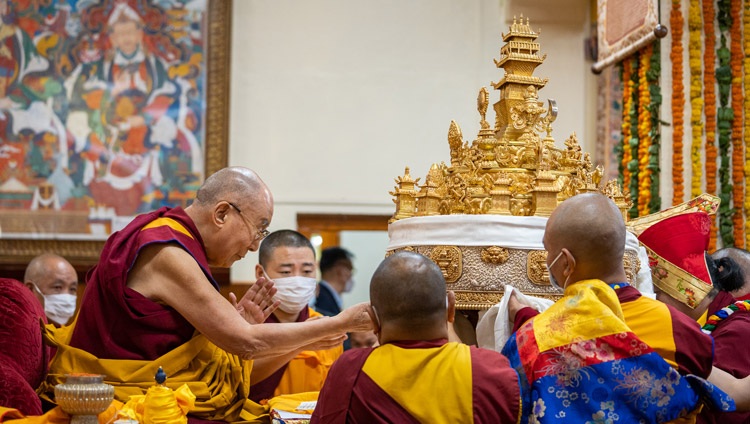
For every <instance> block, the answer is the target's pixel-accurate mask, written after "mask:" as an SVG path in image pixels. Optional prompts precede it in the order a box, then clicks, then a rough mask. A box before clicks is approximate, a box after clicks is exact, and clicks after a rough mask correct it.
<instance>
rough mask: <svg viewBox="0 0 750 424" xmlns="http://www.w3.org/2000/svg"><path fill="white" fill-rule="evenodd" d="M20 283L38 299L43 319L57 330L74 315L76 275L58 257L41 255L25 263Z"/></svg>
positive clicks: (76, 288)
mask: <svg viewBox="0 0 750 424" xmlns="http://www.w3.org/2000/svg"><path fill="white" fill-rule="evenodd" d="M23 282H24V284H25V285H26V287H28V288H29V290H31V291H32V292H33V293H34V294H35V295H36V297H37V299H39V303H41V304H42V306H43V307H44V314H45V315H47V319H48V320H49V321H50V322H52V323H54V324H55V325H56V326H58V327H60V326H62V325H65V324H67V323H68V321H70V318H71V317H72V316H73V314H75V312H76V300H77V297H76V293H77V292H78V274H76V270H75V269H74V268H73V265H71V264H70V262H68V261H67V260H65V258H63V257H62V256H58V255H55V254H53V253H43V254H41V255H39V256H37V257H35V258H34V259H32V260H31V262H29V265H27V266H26V272H25V273H24V275H23Z"/></svg>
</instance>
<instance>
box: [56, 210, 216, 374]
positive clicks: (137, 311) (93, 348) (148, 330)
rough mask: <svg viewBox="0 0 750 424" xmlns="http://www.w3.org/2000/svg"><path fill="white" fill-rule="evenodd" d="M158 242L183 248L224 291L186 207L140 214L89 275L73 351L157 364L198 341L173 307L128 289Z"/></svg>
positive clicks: (115, 238)
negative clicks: (143, 255)
mask: <svg viewBox="0 0 750 424" xmlns="http://www.w3.org/2000/svg"><path fill="white" fill-rule="evenodd" d="M149 224H150V225H149ZM144 227H146V228H144ZM156 243H160V244H165V243H170V244H175V245H178V246H180V247H182V248H183V249H184V250H185V251H186V252H188V253H189V254H190V255H192V256H193V258H194V259H195V261H196V262H197V263H198V265H200V267H201V269H202V270H203V273H204V274H205V276H206V278H208V280H209V281H210V282H211V284H213V286H214V287H215V288H216V290H218V289H219V286H218V284H217V283H216V281H215V280H214V279H213V277H212V276H211V271H210V268H209V265H208V260H207V258H206V252H205V249H204V247H203V240H202V239H201V236H200V234H199V233H198V229H197V228H196V226H195V224H194V223H193V221H192V220H191V219H190V217H189V216H188V215H187V214H186V213H185V211H184V210H183V209H182V208H174V209H169V208H161V209H159V210H157V211H154V212H150V213H147V214H143V215H139V216H137V217H136V218H135V219H134V220H133V221H132V222H131V223H130V224H128V226H127V227H125V228H124V229H123V230H121V231H118V232H116V233H114V234H112V235H111V236H110V237H109V239H108V240H107V242H106V243H105V245H104V248H103V250H102V254H101V257H100V258H99V262H98V263H97V265H96V266H95V267H94V268H93V269H92V270H91V271H89V273H88V275H87V276H86V291H85V293H84V295H83V301H82V302H81V310H80V312H79V313H78V318H77V320H76V323H75V329H74V330H73V335H72V337H71V341H70V345H71V346H73V347H76V348H79V349H83V350H85V351H87V352H89V353H91V354H93V355H95V356H97V357H98V358H106V359H135V360H153V359H156V358H158V357H160V356H162V355H164V354H165V353H167V352H169V351H171V350H172V349H174V348H176V347H178V346H180V345H182V344H183V343H185V342H187V341H188V340H189V339H190V338H191V337H192V336H193V333H194V332H195V328H194V327H193V326H192V325H191V324H190V323H189V322H188V321H187V320H186V319H185V318H183V317H182V315H180V313H179V312H177V311H176V310H175V309H174V308H172V307H170V306H168V305H163V304H160V303H157V302H154V301H152V300H150V299H148V298H146V297H144V296H143V295H141V294H140V293H138V292H137V291H135V290H133V289H130V288H129V287H127V285H126V284H127V279H128V273H129V272H130V270H131V269H132V267H133V265H134V264H135V261H136V259H137V258H138V254H139V253H140V251H141V249H143V248H144V247H146V246H148V245H152V244H156Z"/></svg>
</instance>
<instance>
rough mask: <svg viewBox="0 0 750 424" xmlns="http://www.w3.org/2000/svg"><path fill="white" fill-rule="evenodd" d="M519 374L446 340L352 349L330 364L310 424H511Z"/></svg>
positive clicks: (498, 359)
mask: <svg viewBox="0 0 750 424" xmlns="http://www.w3.org/2000/svg"><path fill="white" fill-rule="evenodd" d="M519 396H520V393H519V390H518V375H517V374H516V372H515V371H513V369H511V368H510V366H509V365H508V360H507V359H506V358H505V357H503V356H502V355H501V354H499V353H497V352H494V351H491V350H486V349H479V348H476V347H470V346H467V345H464V344H460V343H452V342H448V341H447V340H445V339H439V340H430V341H404V342H392V343H386V344H384V345H382V346H379V347H376V348H362V349H351V350H348V351H346V352H344V354H343V355H342V356H341V357H340V358H339V359H338V360H337V361H336V362H335V363H334V364H333V367H332V368H331V371H330V372H329V373H328V378H327V379H326V384H325V386H324V387H323V390H322V391H321V392H320V396H319V398H318V405H317V407H316V408H315V412H314V413H313V418H312V421H311V424H316V423H322V424H344V423H367V424H379V423H383V424H385V423H401V424H406V423H459V422H460V423H477V424H478V423H487V424H489V423H492V424H496V423H515V422H518V420H519V412H520V411H519Z"/></svg>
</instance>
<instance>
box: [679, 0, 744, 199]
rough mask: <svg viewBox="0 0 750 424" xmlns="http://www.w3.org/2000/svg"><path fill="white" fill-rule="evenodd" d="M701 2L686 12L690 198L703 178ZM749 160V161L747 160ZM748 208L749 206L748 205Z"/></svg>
mask: <svg viewBox="0 0 750 424" xmlns="http://www.w3.org/2000/svg"><path fill="white" fill-rule="evenodd" d="M700 2H701V0H690V8H689V10H688V31H689V42H688V64H689V65H690V128H691V130H692V142H691V144H690V164H691V169H692V174H691V178H690V197H691V198H694V197H698V196H700V194H701V193H703V188H702V184H701V177H702V176H703V161H702V160H701V152H702V151H703V61H702V58H701V46H702V40H701V31H702V30H703V18H702V16H701V4H700ZM749 160H750V159H749ZM748 207H749V208H750V205H748Z"/></svg>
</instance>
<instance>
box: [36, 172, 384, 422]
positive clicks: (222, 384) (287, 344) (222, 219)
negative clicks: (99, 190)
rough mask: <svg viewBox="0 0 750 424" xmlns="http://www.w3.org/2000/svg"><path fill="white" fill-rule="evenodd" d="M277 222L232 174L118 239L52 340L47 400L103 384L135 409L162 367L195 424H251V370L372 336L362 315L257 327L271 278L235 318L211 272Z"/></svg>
mask: <svg viewBox="0 0 750 424" xmlns="http://www.w3.org/2000/svg"><path fill="white" fill-rule="evenodd" d="M272 215H273V198H272V196H271V193H270V191H269V190H268V187H266V185H265V184H264V183H263V181H261V179H260V178H259V177H258V175H257V174H255V173H254V172H253V171H251V170H249V169H247V168H241V167H233V168H225V169H222V170H220V171H218V172H216V173H215V174H213V175H211V176H210V177H208V178H207V179H206V181H205V182H204V184H203V185H202V186H201V188H200V189H199V190H198V193H197V195H196V199H195V200H194V202H193V203H192V204H191V205H190V206H188V207H187V208H185V209H184V210H183V209H182V208H174V209H169V208H162V209H159V210H157V211H154V212H151V213H148V214H144V215H140V216H138V217H136V218H135V219H134V220H133V222H131V223H130V224H129V225H128V226H126V227H125V228H124V229H123V230H121V231H119V232H117V233H114V234H113V235H112V236H111V237H110V238H109V239H108V240H107V242H106V244H105V246H104V249H103V251H102V254H101V257H100V260H99V263H98V264H97V266H96V267H95V268H94V269H92V270H91V271H90V272H89V274H88V276H87V281H86V284H87V287H86V292H85V294H84V296H83V301H82V304H81V309H80V312H79V314H78V317H77V319H76V321H75V323H74V324H73V325H72V326H71V327H70V328H63V329H60V330H56V331H55V330H52V329H49V328H48V331H49V332H50V333H49V334H48V338H49V339H50V341H51V342H52V343H53V344H54V345H56V346H57V348H58V350H57V354H56V355H55V357H54V359H53V361H52V363H51V364H50V374H49V376H48V378H47V385H46V387H43V388H42V390H44V391H46V392H51V391H52V386H54V385H55V384H57V383H59V382H61V381H62V379H63V377H64V375H65V374H66V373H70V372H87V373H94V374H103V375H106V376H107V377H106V379H105V382H107V383H110V384H113V385H114V386H115V398H116V399H118V400H120V401H127V400H128V398H129V396H130V395H134V394H135V395H140V394H143V393H145V391H146V390H147V389H148V388H149V387H151V385H152V384H153V376H154V374H155V373H156V370H157V368H158V367H159V366H160V365H161V366H163V367H164V371H165V372H166V373H167V374H168V375H169V376H170V380H169V382H168V383H167V384H168V385H170V387H171V388H173V389H176V388H177V387H179V386H181V385H182V384H183V383H187V384H188V386H189V388H190V390H191V391H192V392H193V393H195V395H196V397H197V399H196V402H195V409H194V412H193V414H194V415H195V416H196V417H199V418H201V419H210V420H224V421H232V422H243V421H250V420H254V419H256V418H257V417H258V416H259V415H262V414H264V413H265V412H266V411H265V408H260V407H259V406H258V405H257V404H255V403H254V402H252V401H249V400H247V397H248V395H249V387H250V372H251V368H252V362H251V361H249V359H253V358H259V357H264V356H272V355H284V354H287V353H288V352H290V351H295V350H298V349H301V348H305V347H306V346H313V347H315V348H317V349H320V348H327V347H333V346H336V345H338V344H340V343H341V341H342V340H343V338H344V333H346V332H349V331H362V330H367V329H369V328H371V326H372V323H371V321H370V318H369V315H368V312H367V310H368V307H367V305H366V304H360V305H355V306H353V307H351V308H349V309H347V310H345V311H344V312H342V313H341V314H340V315H338V316H336V317H331V318H328V319H321V320H315V321H308V322H303V323H293V324H278V325H266V324H259V325H252V324H255V323H262V322H263V321H264V320H265V318H266V317H268V315H269V314H270V313H271V312H273V310H274V309H275V307H276V306H277V305H278V303H277V302H271V301H269V299H270V296H272V295H273V294H275V290H274V289H273V288H272V284H271V283H269V282H268V281H266V280H265V279H263V278H261V279H259V280H258V281H257V282H256V284H255V285H254V286H253V287H252V288H251V289H250V290H248V293H247V294H246V295H245V296H244V297H243V298H242V299H241V300H240V301H239V302H236V299H233V300H234V302H235V305H234V306H233V305H232V304H231V303H230V302H228V301H227V300H225V299H224V298H223V297H222V296H221V294H220V293H219V290H218V284H217V283H216V281H215V280H214V279H213V277H212V276H211V270H210V267H229V266H230V265H232V263H234V262H235V261H237V260H239V259H242V258H243V257H244V256H245V254H246V253H247V252H248V251H255V250H256V249H257V248H258V244H259V243H260V241H261V240H262V239H263V238H264V237H265V236H266V235H268V230H266V227H268V225H269V224H270V222H271V217H272ZM173 386H174V387H173Z"/></svg>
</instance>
